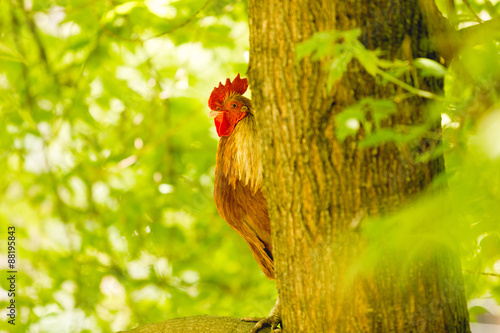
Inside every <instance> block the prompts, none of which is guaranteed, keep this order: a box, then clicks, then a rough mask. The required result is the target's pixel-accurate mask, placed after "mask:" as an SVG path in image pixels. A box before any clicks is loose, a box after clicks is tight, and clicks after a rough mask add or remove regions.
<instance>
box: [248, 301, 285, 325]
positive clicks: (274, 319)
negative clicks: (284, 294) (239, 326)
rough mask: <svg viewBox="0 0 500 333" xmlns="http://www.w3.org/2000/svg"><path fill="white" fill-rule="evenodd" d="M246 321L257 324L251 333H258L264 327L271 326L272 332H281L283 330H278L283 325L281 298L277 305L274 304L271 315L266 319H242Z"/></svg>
mask: <svg viewBox="0 0 500 333" xmlns="http://www.w3.org/2000/svg"><path fill="white" fill-rule="evenodd" d="M241 320H244V321H256V322H257V324H255V326H254V327H253V329H252V330H251V331H250V333H257V332H258V331H259V330H260V329H261V328H262V327H264V326H271V331H272V332H273V333H278V332H281V329H280V328H278V325H279V324H281V306H280V298H279V296H278V299H277V300H276V304H274V307H273V309H272V310H271V312H270V313H269V316H267V317H265V318H248V317H245V318H241Z"/></svg>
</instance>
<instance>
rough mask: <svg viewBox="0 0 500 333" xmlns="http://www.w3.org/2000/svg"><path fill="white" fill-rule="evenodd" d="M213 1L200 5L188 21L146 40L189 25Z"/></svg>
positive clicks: (209, 0) (208, 0)
mask: <svg viewBox="0 0 500 333" xmlns="http://www.w3.org/2000/svg"><path fill="white" fill-rule="evenodd" d="M212 1H213V0H207V1H206V2H205V3H204V4H203V6H201V7H200V9H198V10H197V11H195V12H194V13H193V15H191V16H190V17H189V18H188V19H187V20H186V21H184V22H183V23H181V24H179V25H178V26H175V27H173V28H171V29H169V30H167V31H164V32H161V33H159V34H157V35H154V36H152V37H149V38H146V39H145V40H144V41H146V40H149V39H152V38H157V37H161V36H163V35H166V34H169V33H171V32H173V31H175V30H177V29H180V28H182V27H184V26H185V25H187V24H189V23H191V22H192V21H193V20H194V19H195V17H196V16H197V15H198V14H199V13H200V12H201V11H202V10H204V9H205V8H206V7H207V6H208V4H209V3H210V2H212Z"/></svg>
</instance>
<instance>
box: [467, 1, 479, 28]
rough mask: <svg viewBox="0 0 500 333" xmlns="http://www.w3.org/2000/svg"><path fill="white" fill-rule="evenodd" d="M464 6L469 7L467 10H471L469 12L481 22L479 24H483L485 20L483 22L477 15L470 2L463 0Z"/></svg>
mask: <svg viewBox="0 0 500 333" xmlns="http://www.w3.org/2000/svg"><path fill="white" fill-rule="evenodd" d="M463 2H464V4H465V5H466V6H467V8H469V11H470V12H471V13H472V15H474V17H475V18H476V20H477V21H478V22H479V23H483V20H481V18H480V17H479V15H477V13H476V12H475V11H474V10H473V9H472V7H471V5H470V3H469V0H463Z"/></svg>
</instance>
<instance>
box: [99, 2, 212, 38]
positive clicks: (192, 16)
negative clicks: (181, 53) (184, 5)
mask: <svg viewBox="0 0 500 333" xmlns="http://www.w3.org/2000/svg"><path fill="white" fill-rule="evenodd" d="M94 1H95V0H91V1H90V3H91V10H92V14H94V17H95V19H96V21H97V22H98V23H99V25H100V26H101V28H102V29H103V30H104V31H105V32H106V33H107V34H108V35H110V36H112V37H115V38H117V39H121V40H124V41H127V42H134V43H141V44H142V43H143V42H145V41H148V40H150V39H153V38H158V37H161V36H164V35H167V34H169V33H172V32H174V31H175V30H177V29H180V28H182V27H184V26H186V25H188V24H189V23H191V22H192V21H194V19H195V18H196V17H197V16H198V14H199V13H201V12H202V11H203V10H204V9H205V8H206V7H207V6H208V5H209V4H210V3H211V2H212V1H213V0H207V1H206V2H205V3H204V4H203V6H201V7H200V8H199V9H198V10H197V11H195V12H194V13H193V14H192V15H191V16H190V17H188V18H187V20H186V21H184V22H182V23H181V24H179V25H177V26H175V27H173V28H171V29H169V30H167V31H164V32H160V33H159V34H157V35H154V36H151V37H148V38H145V39H141V38H127V37H123V36H120V35H118V34H116V33H115V32H113V31H111V30H110V29H109V28H108V27H107V26H106V25H105V24H103V23H102V22H101V18H100V17H99V15H97V13H96V12H95V8H94Z"/></svg>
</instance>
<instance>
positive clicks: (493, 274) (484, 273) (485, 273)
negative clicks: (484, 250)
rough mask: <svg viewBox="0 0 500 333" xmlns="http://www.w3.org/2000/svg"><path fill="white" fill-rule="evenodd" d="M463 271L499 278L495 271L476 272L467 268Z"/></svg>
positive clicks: (499, 275)
mask: <svg viewBox="0 0 500 333" xmlns="http://www.w3.org/2000/svg"><path fill="white" fill-rule="evenodd" d="M464 272H465V273H472V274H479V275H487V276H494V277H498V278H500V274H497V273H489V272H476V271H471V270H469V269H466V270H464Z"/></svg>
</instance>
